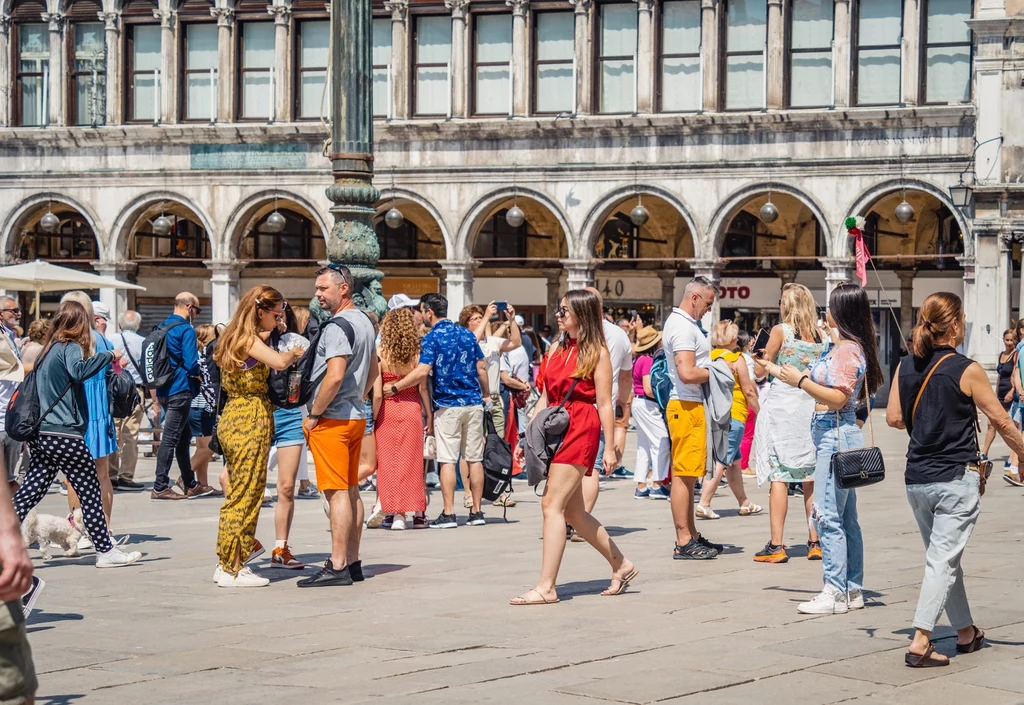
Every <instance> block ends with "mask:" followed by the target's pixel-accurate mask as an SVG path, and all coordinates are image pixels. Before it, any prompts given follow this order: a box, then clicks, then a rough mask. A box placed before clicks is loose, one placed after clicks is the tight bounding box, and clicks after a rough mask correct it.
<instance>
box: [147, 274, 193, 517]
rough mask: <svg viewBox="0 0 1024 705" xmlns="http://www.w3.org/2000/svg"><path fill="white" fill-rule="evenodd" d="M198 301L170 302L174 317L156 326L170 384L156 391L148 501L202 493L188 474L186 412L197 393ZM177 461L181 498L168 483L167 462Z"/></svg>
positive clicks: (179, 297)
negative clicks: (160, 418) (156, 442)
mask: <svg viewBox="0 0 1024 705" xmlns="http://www.w3.org/2000/svg"><path fill="white" fill-rule="evenodd" d="M199 311H200V308H199V299H197V298H196V297H195V295H194V294H190V293H189V292H187V291H184V292H182V293H180V294H178V295H177V296H176V297H175V298H174V313H172V314H171V315H170V316H168V317H167V319H166V320H165V321H164V322H163V323H161V324H160V328H161V329H162V330H165V331H166V336H167V357H168V358H169V359H170V361H171V368H172V369H173V374H172V375H171V380H170V382H168V383H167V384H165V385H164V386H163V387H160V388H159V389H157V390H156V396H157V399H158V400H159V403H160V406H161V408H163V410H164V422H163V435H162V436H161V440H160V449H159V450H158V451H157V454H156V479H155V480H153V492H152V494H150V498H151V499H159V500H174V499H187V498H189V497H199V496H201V495H202V494H203V492H205V491H206V488H203V487H200V486H199V483H198V482H196V476H195V473H193V472H192V460H191V458H190V453H189V446H190V445H191V444H192V429H191V428H190V427H189V418H188V417H189V412H190V411H191V407H192V399H193V398H194V397H195V395H196V394H198V393H199V351H198V346H197V344H196V331H195V329H194V328H193V327H192V321H194V320H195V319H196V316H198V315H199ZM174 459H176V460H177V461H178V470H179V471H180V472H181V480H182V484H183V485H184V486H185V494H180V493H178V492H175V491H174V488H173V487H171V483H170V478H169V475H170V472H171V460H174Z"/></svg>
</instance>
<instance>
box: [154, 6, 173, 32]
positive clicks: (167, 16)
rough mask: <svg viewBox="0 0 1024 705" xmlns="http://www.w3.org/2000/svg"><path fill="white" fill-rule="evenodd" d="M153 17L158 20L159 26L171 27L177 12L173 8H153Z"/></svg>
mask: <svg viewBox="0 0 1024 705" xmlns="http://www.w3.org/2000/svg"><path fill="white" fill-rule="evenodd" d="M153 17H155V18H156V19H158V20H160V26H161V27H163V28H164V29H172V28H173V27H174V22H175V20H176V19H177V17H178V13H177V12H175V11H174V10H153Z"/></svg>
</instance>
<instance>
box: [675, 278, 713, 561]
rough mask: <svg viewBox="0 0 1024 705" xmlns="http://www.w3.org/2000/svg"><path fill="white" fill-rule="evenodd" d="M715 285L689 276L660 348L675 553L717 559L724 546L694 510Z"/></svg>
mask: <svg viewBox="0 0 1024 705" xmlns="http://www.w3.org/2000/svg"><path fill="white" fill-rule="evenodd" d="M716 294H717V289H716V288H715V284H714V282H712V281H711V280H710V279H707V278H705V277H695V278H694V279H692V280H690V282H689V283H688V284H687V285H686V289H685V290H684V291H683V300H682V301H681V302H680V303H679V307H678V308H674V309H672V313H670V314H669V316H668V319H667V320H666V321H665V326H664V328H663V331H662V346H663V347H664V348H665V355H666V356H667V357H668V361H669V364H668V373H669V377H670V378H671V380H672V393H671V395H670V396H669V399H670V401H669V403H668V408H667V409H666V410H665V416H666V418H667V420H668V433H669V438H670V440H671V442H672V498H671V504H672V520H673V522H674V523H675V527H676V547H675V550H674V551H673V553H672V557H673V558H676V559H679V560H686V559H692V560H707V559H709V558H717V557H718V554H719V553H721V551H722V546H721V545H719V544H713V543H711V542H710V541H708V540H707V539H705V538H704V537H703V536H701V535H700V534H699V533H698V532H697V518H696V516H695V515H694V509H693V485H694V483H695V482H696V481H697V480H698V479H700V478H702V477H704V473H705V471H706V470H707V459H708V447H707V438H706V433H707V425H706V421H705V418H704V392H703V390H702V389H701V385H702V384H704V383H705V382H707V381H708V378H709V376H710V373H709V372H708V369H707V368H708V365H710V363H711V345H710V343H709V342H708V339H707V337H706V336H705V335H704V332H703V331H702V330H701V329H700V327H699V326H698V323H697V322H698V321H699V320H700V319H701V318H702V317H703V316H704V314H705V313H707V311H708V310H709V309H710V308H711V307H712V306H713V305H714V303H715V296H716Z"/></svg>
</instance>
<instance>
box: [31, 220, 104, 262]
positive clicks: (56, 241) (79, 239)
mask: <svg viewBox="0 0 1024 705" xmlns="http://www.w3.org/2000/svg"><path fill="white" fill-rule="evenodd" d="M59 217H60V225H59V226H58V227H57V231H56V232H53V233H47V232H43V231H42V230H41V229H40V228H39V227H38V226H37V227H36V228H35V229H34V230H30V231H28V232H26V233H25V234H24V235H23V236H22V239H21V247H20V248H19V251H18V255H19V257H20V258H21V259H23V260H33V259H37V258H38V259H83V260H94V259H97V258H98V256H99V255H98V253H97V251H96V238H95V236H94V235H93V232H92V228H90V227H89V224H88V223H86V222H85V219H84V218H82V216H80V215H78V214H77V213H76V214H60V215H59Z"/></svg>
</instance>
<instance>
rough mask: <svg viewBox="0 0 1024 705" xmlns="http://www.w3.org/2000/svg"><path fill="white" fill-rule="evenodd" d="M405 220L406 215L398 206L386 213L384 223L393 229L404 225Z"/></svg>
mask: <svg viewBox="0 0 1024 705" xmlns="http://www.w3.org/2000/svg"><path fill="white" fill-rule="evenodd" d="M404 222H405V216H404V215H402V211H400V210H398V209H397V208H392V209H391V210H389V211H388V212H387V213H385V214H384V223H385V224H386V225H387V226H388V227H389V228H391V229H392V230H395V229H397V228H400V227H402V223H404Z"/></svg>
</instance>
